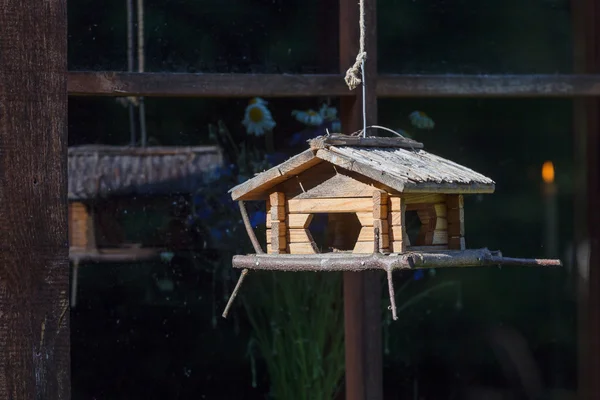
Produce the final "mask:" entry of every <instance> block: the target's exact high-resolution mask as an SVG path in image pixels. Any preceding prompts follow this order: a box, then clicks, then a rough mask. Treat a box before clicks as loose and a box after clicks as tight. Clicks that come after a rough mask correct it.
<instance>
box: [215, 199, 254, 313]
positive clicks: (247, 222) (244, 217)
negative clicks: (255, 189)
mask: <svg viewBox="0 0 600 400" xmlns="http://www.w3.org/2000/svg"><path fill="white" fill-rule="evenodd" d="M238 205H239V207H240V213H241V214H242V221H244V226H245V227H246V232H247V233H248V236H249V237H250V241H251V242H252V246H253V247H254V251H255V252H256V254H264V252H263V250H262V247H260V243H258V239H257V238H256V235H255V234H254V230H253V229H252V225H250V218H248V211H246V205H245V204H244V202H243V201H241V200H240V201H238ZM246 274H248V269H247V268H245V269H243V270H242V274H241V275H240V278H239V279H238V281H237V284H236V285H235V289H233V293H231V297H229V300H228V301H227V305H226V306H225V311H223V318H227V314H229V309H230V308H231V305H232V304H233V300H235V298H236V296H237V294H238V292H239V290H240V287H242V282H244V278H245V277H246Z"/></svg>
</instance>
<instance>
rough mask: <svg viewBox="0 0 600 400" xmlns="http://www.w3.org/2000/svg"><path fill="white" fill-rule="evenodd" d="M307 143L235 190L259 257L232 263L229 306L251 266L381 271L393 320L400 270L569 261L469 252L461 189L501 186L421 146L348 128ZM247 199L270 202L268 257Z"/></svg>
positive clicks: (464, 191) (474, 191)
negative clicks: (316, 223) (234, 273)
mask: <svg viewBox="0 0 600 400" xmlns="http://www.w3.org/2000/svg"><path fill="white" fill-rule="evenodd" d="M309 143H310V148H309V149H307V150H306V151H304V152H302V153H300V154H298V155H296V156H295V157H292V158H290V159H289V160H287V161H285V162H283V163H282V164H280V165H277V166H275V167H273V168H271V169H269V170H267V171H265V172H263V173H260V174H258V175H256V176H255V177H253V178H252V179H250V180H248V181H246V182H244V183H242V184H240V185H238V186H236V187H234V188H233V189H232V190H231V196H232V198H233V199H234V200H238V201H240V208H241V211H242V217H243V219H244V222H246V229H247V231H248V234H249V235H250V238H251V240H252V242H253V245H254V248H255V250H256V253H257V254H255V255H237V256H234V258H233V266H234V267H235V268H242V269H244V271H243V274H242V276H241V278H240V281H239V283H238V286H237V287H236V290H235V291H234V294H233V295H232V296H231V298H230V303H231V300H232V299H233V298H234V297H235V293H237V290H238V289H239V285H240V283H241V281H242V280H243V277H244V276H245V274H246V273H247V271H248V270H249V269H265V270H277V271H362V270H368V269H380V270H385V271H386V272H387V274H388V283H389V290H390V299H391V302H392V313H393V317H394V319H395V318H396V315H395V314H396V313H395V309H396V308H395V304H394V299H393V297H394V296H393V293H394V290H393V286H392V272H393V271H394V270H398V269H415V268H433V267H435V268H439V267H466V266H483V265H495V264H513V265H535V266H558V265H561V263H560V260H539V259H521V258H519V259H517V258H507V257H503V256H502V254H501V253H500V252H499V251H490V250H488V249H475V250H468V249H466V241H465V228H464V220H465V212H464V208H463V196H466V195H470V194H481V193H493V192H494V188H495V183H494V181H493V180H491V179H490V178H488V177H486V176H484V175H482V174H480V173H477V172H475V171H473V170H472V169H469V168H467V167H465V166H462V165H459V164H457V163H455V162H453V161H450V160H447V159H445V158H442V157H439V156H437V155H435V154H432V153H429V152H427V151H426V150H424V146H423V144H422V143H419V142H416V141H414V140H411V139H407V138H403V137H398V138H380V137H366V138H363V137H356V136H346V135H330V136H324V137H318V138H315V139H313V140H310V141H309ZM245 200H261V201H264V202H265V203H266V209H267V211H268V212H267V221H266V224H267V230H266V232H267V233H266V235H267V237H266V243H267V254H264V253H263V250H262V248H261V247H260V245H259V244H258V240H257V238H256V237H255V236H254V232H253V230H252V228H251V227H250V226H249V224H248V223H247V215H246V211H245V208H244V201H245ZM319 216H321V222H322V223H323V224H325V226H326V229H325V232H326V233H325V234H324V235H323V234H321V237H320V238H319V239H318V240H317V239H316V238H315V232H313V229H312V227H311V223H312V221H313V220H314V219H315V218H317V217H319ZM230 303H229V304H228V307H229V306H230ZM228 307H227V308H226V310H225V312H224V314H223V315H224V316H226V315H227V310H228Z"/></svg>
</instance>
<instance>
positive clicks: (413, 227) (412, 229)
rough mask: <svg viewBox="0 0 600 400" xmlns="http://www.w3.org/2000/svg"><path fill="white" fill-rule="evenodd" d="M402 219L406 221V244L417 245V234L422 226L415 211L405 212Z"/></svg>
mask: <svg viewBox="0 0 600 400" xmlns="http://www.w3.org/2000/svg"><path fill="white" fill-rule="evenodd" d="M404 219H405V221H406V222H405V224H406V235H407V236H408V243H412V244H415V245H417V244H418V241H417V238H418V237H419V232H420V231H421V226H422V225H423V223H422V222H421V219H420V218H419V214H418V213H417V210H411V211H406V212H405V215H404Z"/></svg>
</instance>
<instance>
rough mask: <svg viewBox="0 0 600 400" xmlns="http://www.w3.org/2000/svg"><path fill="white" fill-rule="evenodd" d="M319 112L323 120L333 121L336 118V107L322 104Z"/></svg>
mask: <svg viewBox="0 0 600 400" xmlns="http://www.w3.org/2000/svg"><path fill="white" fill-rule="evenodd" d="M319 114H321V117H323V119H324V120H325V121H334V120H336V119H337V109H336V108H335V107H329V106H328V105H327V104H325V103H324V104H323V105H322V106H321V109H320V110H319Z"/></svg>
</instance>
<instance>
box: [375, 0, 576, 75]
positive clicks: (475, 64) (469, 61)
mask: <svg viewBox="0 0 600 400" xmlns="http://www.w3.org/2000/svg"><path fill="white" fill-rule="evenodd" d="M377 4H378V13H377V18H378V26H377V31H378V41H379V46H378V47H379V49H378V57H379V59H378V67H379V71H380V72H382V73H409V74H417V73H425V74H439V73H442V74H445V73H463V74H479V73H494V74H498V73H504V74H511V73H527V74H535V73H557V72H562V73H568V72H570V71H572V64H573V62H572V60H573V58H572V53H573V46H572V40H573V35H572V28H573V27H572V23H571V12H570V7H571V6H570V2H569V1H567V0H528V1H518V0H489V1H478V0H449V1H448V0H434V1H423V0H379V1H378V2H377Z"/></svg>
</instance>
